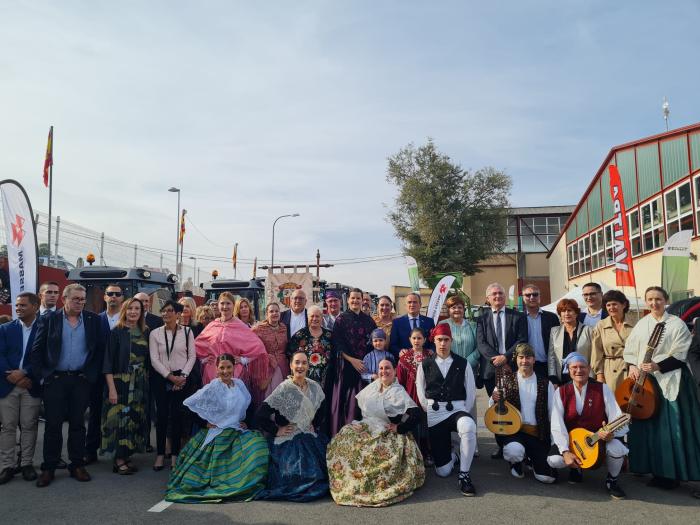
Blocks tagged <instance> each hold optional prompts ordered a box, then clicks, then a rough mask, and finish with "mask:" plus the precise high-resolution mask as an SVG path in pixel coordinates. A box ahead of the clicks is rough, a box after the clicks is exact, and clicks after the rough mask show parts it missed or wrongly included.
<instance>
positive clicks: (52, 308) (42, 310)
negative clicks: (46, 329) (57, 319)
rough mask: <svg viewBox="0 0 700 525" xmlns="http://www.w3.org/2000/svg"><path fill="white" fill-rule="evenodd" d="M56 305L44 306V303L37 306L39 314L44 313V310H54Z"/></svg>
mask: <svg viewBox="0 0 700 525" xmlns="http://www.w3.org/2000/svg"><path fill="white" fill-rule="evenodd" d="M55 311H56V307H55V306H52V307H51V308H46V307H45V306H44V305H41V306H39V315H44V313H45V312H55Z"/></svg>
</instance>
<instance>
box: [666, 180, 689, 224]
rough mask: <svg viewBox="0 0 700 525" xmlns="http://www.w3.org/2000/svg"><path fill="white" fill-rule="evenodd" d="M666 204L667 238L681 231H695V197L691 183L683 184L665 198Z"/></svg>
mask: <svg viewBox="0 0 700 525" xmlns="http://www.w3.org/2000/svg"><path fill="white" fill-rule="evenodd" d="M664 200H665V202H666V238H670V237H671V235H673V234H674V233H678V232H679V231H681V230H692V229H693V197H692V195H691V191H690V182H687V183H686V184H681V185H680V186H677V187H676V188H673V189H672V190H671V191H669V192H668V193H666V195H665V196H664Z"/></svg>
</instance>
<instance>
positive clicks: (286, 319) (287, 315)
mask: <svg viewBox="0 0 700 525" xmlns="http://www.w3.org/2000/svg"><path fill="white" fill-rule="evenodd" d="M304 317H305V319H306V326H309V312H307V311H306V308H304ZM291 318H292V310H291V309H290V310H285V311H284V312H282V315H280V323H283V324H284V326H286V327H287V341H291V340H292V336H293V335H294V334H290V333H289V331H290V330H291V327H290V325H291V324H292V323H291V321H290V319H291Z"/></svg>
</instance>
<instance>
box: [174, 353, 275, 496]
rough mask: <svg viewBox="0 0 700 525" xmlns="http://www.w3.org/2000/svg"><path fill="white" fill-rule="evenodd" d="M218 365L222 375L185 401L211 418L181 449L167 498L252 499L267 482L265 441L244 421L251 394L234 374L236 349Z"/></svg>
mask: <svg viewBox="0 0 700 525" xmlns="http://www.w3.org/2000/svg"><path fill="white" fill-rule="evenodd" d="M216 367H217V373H218V378H217V379H214V380H213V381H212V382H210V383H209V384H207V385H206V386H204V387H203V388H201V389H200V390H198V391H197V392H196V393H195V394H193V395H191V396H190V397H188V398H187V399H185V401H184V404H185V406H187V407H188V408H189V409H190V410H192V411H193V412H195V413H196V414H197V415H198V416H200V417H201V418H203V419H204V420H206V421H207V423H208V424H207V428H203V429H202V430H200V431H199V433H197V434H196V435H195V436H194V437H193V438H192V439H191V440H190V441H189V443H187V445H186V446H185V448H184V449H183V450H182V451H181V452H180V456H179V459H178V463H177V466H176V467H175V469H174V470H173V472H172V474H171V475H170V480H169V481H168V488H167V490H166V493H165V499H166V501H172V502H176V503H213V502H221V501H232V500H245V501H248V500H251V499H253V498H254V497H255V495H256V494H257V493H258V492H260V491H261V490H262V489H264V488H265V481H266V478H267V463H268V456H269V451H268V447H267V441H266V440H265V438H264V437H263V436H262V434H261V433H260V432H257V431H252V430H248V429H247V426H246V424H245V423H244V422H243V419H244V418H245V415H246V410H247V408H248V405H250V394H249V393H248V390H247V389H246V387H245V384H244V383H243V381H241V380H240V379H234V377H233V367H234V357H233V356H232V355H230V354H221V355H219V356H218V357H217V358H216Z"/></svg>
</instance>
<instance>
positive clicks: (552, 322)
mask: <svg viewBox="0 0 700 525" xmlns="http://www.w3.org/2000/svg"><path fill="white" fill-rule="evenodd" d="M540 313H541V314H542V316H541V317H540V326H541V327H542V341H544V351H545V352H548V351H549V335H550V333H551V332H552V328H554V327H555V326H559V325H560V324H561V323H560V321H559V316H558V315H557V314H553V313H552V312H547V311H546V310H541V311H540ZM525 315H526V316H527V313H526V314H525ZM525 322H526V323H527V317H525ZM528 337H529V334H528Z"/></svg>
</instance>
